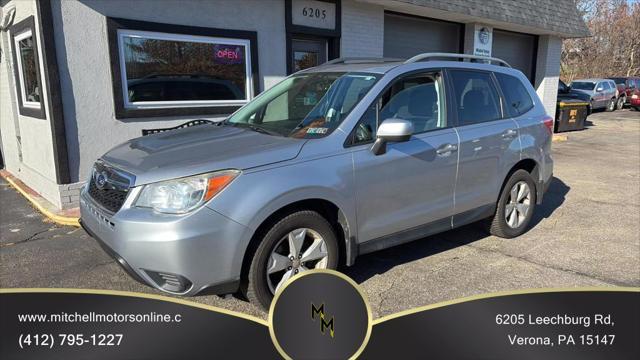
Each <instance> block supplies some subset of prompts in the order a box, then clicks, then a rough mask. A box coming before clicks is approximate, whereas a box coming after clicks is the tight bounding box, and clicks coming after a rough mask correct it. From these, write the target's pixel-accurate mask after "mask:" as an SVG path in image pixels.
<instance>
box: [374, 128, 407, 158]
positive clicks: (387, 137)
mask: <svg viewBox="0 0 640 360" xmlns="http://www.w3.org/2000/svg"><path fill="white" fill-rule="evenodd" d="M412 134H413V124H412V123H411V122H410V121H407V120H402V119H387V120H385V121H383V122H382V124H380V126H379V127H378V132H377V135H376V142H375V143H373V146H372V147H371V152H373V154H374V155H382V154H384V153H385V152H387V143H388V142H404V141H409V139H411V135H412Z"/></svg>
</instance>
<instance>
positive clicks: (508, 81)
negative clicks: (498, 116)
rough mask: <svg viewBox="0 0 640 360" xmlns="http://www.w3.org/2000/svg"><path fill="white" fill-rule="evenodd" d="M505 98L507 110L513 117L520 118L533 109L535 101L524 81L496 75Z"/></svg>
mask: <svg viewBox="0 0 640 360" xmlns="http://www.w3.org/2000/svg"><path fill="white" fill-rule="evenodd" d="M495 75H496V78H497V79H498V83H499V84H500V88H501V89H502V93H503V94H504V97H505V101H506V104H505V108H506V111H507V114H508V115H509V116H511V117H517V116H520V115H522V114H524V113H526V112H527V111H529V110H531V108H533V99H531V96H530V95H529V92H528V91H527V88H525V87H524V85H523V84H522V81H520V79H518V78H517V77H515V76H511V75H507V74H502V73H495Z"/></svg>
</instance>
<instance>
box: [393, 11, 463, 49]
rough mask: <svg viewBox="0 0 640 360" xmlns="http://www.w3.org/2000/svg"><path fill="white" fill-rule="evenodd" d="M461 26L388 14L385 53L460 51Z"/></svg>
mask: <svg viewBox="0 0 640 360" xmlns="http://www.w3.org/2000/svg"><path fill="white" fill-rule="evenodd" d="M461 36H462V25H461V24H457V23H451V22H444V21H437V20H430V19H423V18H418V17H412V16H404V15H398V14H395V13H385V15H384V56H385V57H393V58H409V57H412V56H414V55H416V54H420V53H424V52H452V53H458V52H460V41H461V40H460V39H461Z"/></svg>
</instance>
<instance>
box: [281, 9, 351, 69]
mask: <svg viewBox="0 0 640 360" xmlns="http://www.w3.org/2000/svg"><path fill="white" fill-rule="evenodd" d="M317 1H322V2H327V3H332V4H335V5H336V26H335V29H333V30H329V29H319V28H313V27H309V26H301V25H295V24H293V14H292V13H291V7H292V4H291V2H292V0H285V1H284V23H285V32H286V36H285V38H286V44H285V49H286V50H285V51H286V52H287V53H286V56H285V59H286V62H287V75H290V74H291V73H293V64H292V61H291V55H292V49H293V45H292V42H293V38H294V37H297V38H302V39H304V38H307V39H327V45H328V48H327V59H328V60H333V59H337V58H339V57H340V37H341V36H342V0H317Z"/></svg>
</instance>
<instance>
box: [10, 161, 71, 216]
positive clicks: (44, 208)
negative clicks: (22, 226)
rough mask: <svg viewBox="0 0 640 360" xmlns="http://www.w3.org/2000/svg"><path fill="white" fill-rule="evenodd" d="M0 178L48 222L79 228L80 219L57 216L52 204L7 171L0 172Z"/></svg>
mask: <svg viewBox="0 0 640 360" xmlns="http://www.w3.org/2000/svg"><path fill="white" fill-rule="evenodd" d="M0 176H1V177H2V178H3V179H5V180H6V181H7V182H8V183H9V185H11V186H12V187H13V188H14V189H16V190H17V191H18V192H19V193H20V194H21V195H22V196H24V197H25V198H26V199H27V200H29V202H30V203H31V204H32V205H33V206H34V207H35V208H36V209H37V210H38V211H40V212H41V213H42V215H44V216H45V217H47V218H48V219H49V220H51V221H53V222H54V223H56V224H59V225H66V226H75V227H80V222H79V221H78V220H79V219H80V217H78V216H67V215H60V214H57V213H56V210H55V209H54V207H53V205H52V204H50V203H49V202H48V201H47V200H45V199H44V198H43V197H41V196H40V195H37V193H36V192H35V191H33V190H32V189H31V188H29V187H28V186H27V185H25V184H24V183H22V181H20V180H18V179H16V178H15V177H14V176H12V175H11V174H9V173H8V172H7V171H0Z"/></svg>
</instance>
